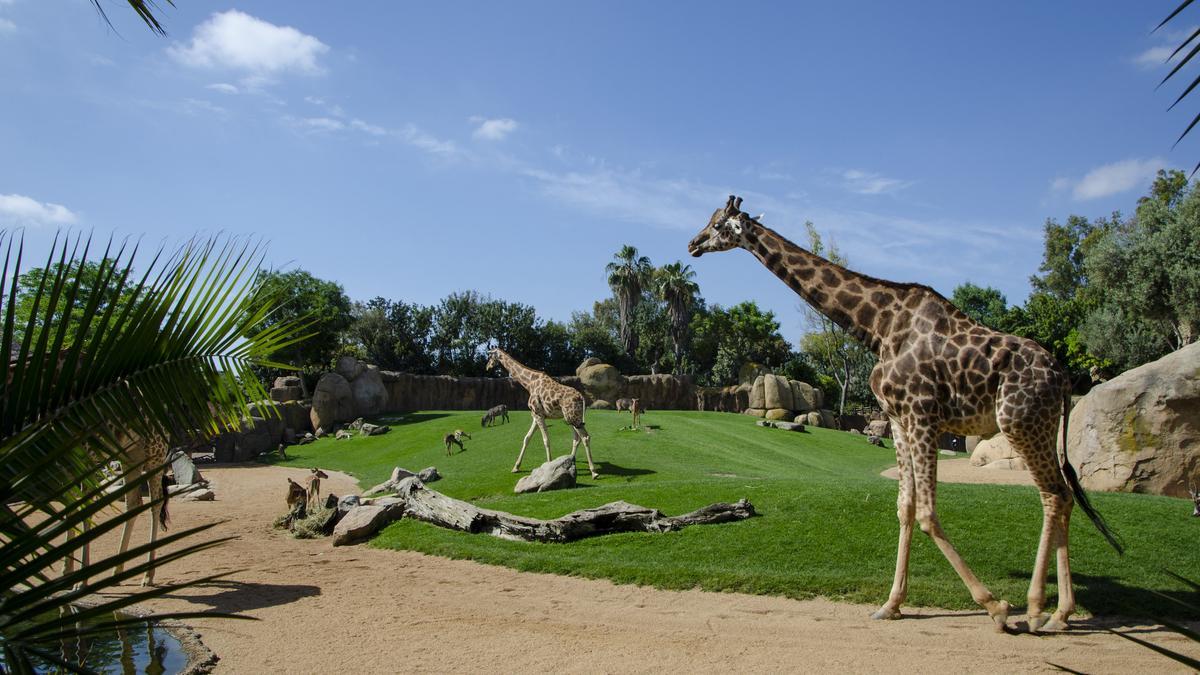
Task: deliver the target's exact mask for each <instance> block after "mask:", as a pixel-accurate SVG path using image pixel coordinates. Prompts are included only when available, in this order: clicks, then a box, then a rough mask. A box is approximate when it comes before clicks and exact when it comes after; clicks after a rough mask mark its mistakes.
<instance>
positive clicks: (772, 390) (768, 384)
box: [762, 375, 795, 410]
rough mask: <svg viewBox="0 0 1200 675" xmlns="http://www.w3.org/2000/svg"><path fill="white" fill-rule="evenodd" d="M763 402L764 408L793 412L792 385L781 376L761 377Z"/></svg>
mask: <svg viewBox="0 0 1200 675" xmlns="http://www.w3.org/2000/svg"><path fill="white" fill-rule="evenodd" d="M762 380H763V402H764V403H765V404H766V405H765V406H763V407H765V408H767V409H768V410H771V409H773V408H782V409H784V410H795V407H794V405H793V404H792V384H791V382H788V380H787V378H785V377H783V376H781V375H763V376H762Z"/></svg>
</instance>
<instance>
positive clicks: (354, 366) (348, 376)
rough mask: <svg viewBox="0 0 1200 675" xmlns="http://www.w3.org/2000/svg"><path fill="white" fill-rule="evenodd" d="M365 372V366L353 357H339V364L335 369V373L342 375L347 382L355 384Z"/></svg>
mask: <svg viewBox="0 0 1200 675" xmlns="http://www.w3.org/2000/svg"><path fill="white" fill-rule="evenodd" d="M363 370H365V368H364V367H363V365H362V364H361V363H359V362H358V359H356V358H354V357H353V356H342V357H339V358H338V360H337V364H336V365H335V366H334V367H333V372H335V373H337V374H338V375H341V376H342V377H343V378H345V380H346V381H347V382H353V381H354V379H355V378H356V377H358V376H359V375H361V374H362V372H363Z"/></svg>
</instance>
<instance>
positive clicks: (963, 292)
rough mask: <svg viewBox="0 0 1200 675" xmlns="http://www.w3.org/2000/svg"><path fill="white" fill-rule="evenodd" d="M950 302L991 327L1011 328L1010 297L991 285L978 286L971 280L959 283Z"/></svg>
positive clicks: (999, 328)
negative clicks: (1006, 296)
mask: <svg viewBox="0 0 1200 675" xmlns="http://www.w3.org/2000/svg"><path fill="white" fill-rule="evenodd" d="M950 302H953V303H954V304H955V305H956V306H957V307H958V308H959V309H961V310H962V311H963V312H964V313H966V315H967V316H969V317H971V318H972V319H975V320H976V321H978V322H979V323H982V324H983V325H985V326H988V327H989V328H994V329H996V330H1002V331H1007V330H1009V321H1008V319H1009V317H1008V299H1007V298H1005V297H1004V294H1003V293H1001V292H1000V291H998V290H996V289H995V288H992V287H991V286H987V287H983V286H976V285H975V284H973V283H971V282H969V281H968V282H965V283H962V284H959V285H958V286H957V287H956V288H955V289H954V292H953V294H952V295H951V296H950Z"/></svg>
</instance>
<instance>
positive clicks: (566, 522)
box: [396, 476, 755, 543]
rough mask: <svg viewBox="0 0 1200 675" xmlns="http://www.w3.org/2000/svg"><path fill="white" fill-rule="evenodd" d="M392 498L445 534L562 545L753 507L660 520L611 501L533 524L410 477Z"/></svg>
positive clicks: (670, 527)
mask: <svg viewBox="0 0 1200 675" xmlns="http://www.w3.org/2000/svg"><path fill="white" fill-rule="evenodd" d="M396 496H397V497H398V498H400V500H402V502H403V503H404V515H405V516H407V517H410V518H415V519H417V520H421V521H424V522H426V523H430V524H433V525H437V526H439V527H445V528H449V529H451V530H460V531H462V532H470V533H472V534H490V535H492V536H493V537H499V538H501V539H512V540H516V541H537V542H554V543H562V542H567V541H575V540H576V539H583V538H585V537H593V536H596V535H601V534H613V533H616V532H673V531H675V530H679V529H682V528H684V527H687V526H689V525H709V524H715V523H728V522H732V521H735V520H745V519H746V518H750V517H751V516H753V515H755V513H754V506H753V505H752V504H750V502H748V501H746V500H745V499H740V500H738V501H737V502H736V503H734V504H729V503H725V502H718V503H716V504H710V505H708V506H705V507H704V508H701V509H697V510H695V511H692V512H691V513H685V514H683V515H681V516H666V515H663V513H662V512H661V511H659V510H658V509H649V508H646V507H644V506H638V505H636V504H630V503H628V502H611V503H609V504H605V505H604V506H600V507H597V508H594V509H583V510H580V511H573V512H571V513H568V514H567V515H565V516H562V517H561V518H555V519H554V520H538V519H536V518H526V517H524V516H515V515H513V514H511V513H505V512H503V511H491V510H488V509H481V508H479V507H477V506H475V505H473V504H470V503H467V502H464V501H460V500H458V499H454V498H452V497H447V496H446V495H444V494H442V493H440V492H437V491H436V490H430V489H429V488H427V487H425V484H424V483H422V482H421V481H420V480H419V479H418V478H416V477H415V476H413V477H409V478H405V479H403V480H402V481H400V484H399V485H397V487H396Z"/></svg>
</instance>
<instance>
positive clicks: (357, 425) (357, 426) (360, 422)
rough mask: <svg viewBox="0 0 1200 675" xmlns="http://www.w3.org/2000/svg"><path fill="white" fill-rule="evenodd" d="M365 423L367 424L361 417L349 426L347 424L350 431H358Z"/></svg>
mask: <svg viewBox="0 0 1200 675" xmlns="http://www.w3.org/2000/svg"><path fill="white" fill-rule="evenodd" d="M363 424H365V422H364V421H363V418H361V417H359V418H358V419H356V420H354V421H353V422H351V423H350V424H349V426H347V427H346V428H347V429H349V430H350V431H358V430H359V429H362V425H363Z"/></svg>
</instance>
